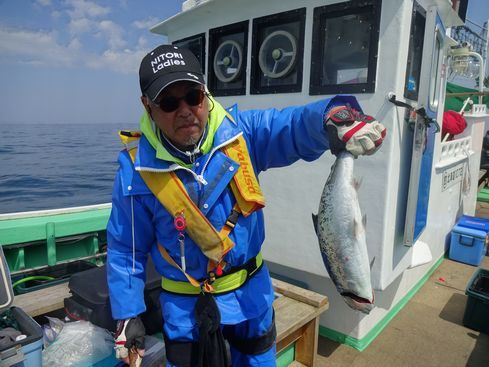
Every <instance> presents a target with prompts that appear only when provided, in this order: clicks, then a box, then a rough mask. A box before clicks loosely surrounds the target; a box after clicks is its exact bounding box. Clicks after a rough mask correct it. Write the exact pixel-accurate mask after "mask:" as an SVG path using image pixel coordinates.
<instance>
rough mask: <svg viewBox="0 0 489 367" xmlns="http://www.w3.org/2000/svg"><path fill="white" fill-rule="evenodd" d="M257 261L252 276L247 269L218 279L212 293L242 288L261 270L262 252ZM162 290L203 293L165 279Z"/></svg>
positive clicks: (256, 258)
mask: <svg viewBox="0 0 489 367" xmlns="http://www.w3.org/2000/svg"><path fill="white" fill-rule="evenodd" d="M255 261H256V267H255V269H254V270H253V271H252V272H251V273H250V274H248V271H247V270H246V269H241V270H238V271H236V272H233V273H231V274H227V275H224V276H222V277H220V278H217V279H216V280H215V281H214V283H212V287H213V288H214V291H213V292H212V293H213V294H220V293H226V292H230V291H234V290H235V289H238V288H239V287H241V286H242V285H243V284H244V283H245V282H246V281H247V280H248V279H249V278H250V277H251V276H253V275H254V274H255V273H256V271H257V270H258V269H260V267H261V265H262V264H263V256H262V254H261V252H260V253H258V255H256V257H255ZM161 288H163V290H165V291H168V292H172V293H177V294H188V295H197V294H199V293H200V292H201V290H200V288H197V287H195V286H193V285H192V284H191V283H189V282H180V281H176V280H171V279H168V278H165V277H161Z"/></svg>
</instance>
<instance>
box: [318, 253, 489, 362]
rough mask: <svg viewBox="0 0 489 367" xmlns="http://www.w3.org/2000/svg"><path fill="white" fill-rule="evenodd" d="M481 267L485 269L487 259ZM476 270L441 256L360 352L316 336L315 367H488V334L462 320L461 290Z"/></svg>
mask: <svg viewBox="0 0 489 367" xmlns="http://www.w3.org/2000/svg"><path fill="white" fill-rule="evenodd" d="M480 267H482V268H485V269H489V257H487V256H486V257H485V258H484V260H483V261H482V264H481V265H480ZM476 269H477V268H476V267H474V266H470V265H464V264H461V263H458V262H455V261H452V260H449V259H445V260H444V261H443V262H442V264H441V265H440V266H439V267H438V269H437V270H436V271H435V272H434V273H433V275H432V276H431V277H430V278H429V279H428V281H427V282H426V283H425V284H424V285H423V287H422V288H421V289H420V290H419V292H418V293H417V294H416V295H415V296H414V297H413V298H412V299H411V300H410V301H409V302H408V304H407V305H406V306H405V307H404V308H403V309H402V310H401V311H400V312H399V314H397V315H396V317H394V319H393V320H392V321H391V322H390V323H389V324H388V325H387V327H386V328H385V329H384V330H383V331H382V332H381V333H380V335H379V336H378V337H377V338H376V339H375V340H374V341H373V342H372V343H371V344H370V345H369V346H368V347H367V349H365V350H364V351H363V352H359V351H357V350H355V349H353V348H351V347H348V346H345V345H342V344H338V343H336V342H333V341H331V340H328V339H326V338H323V337H320V340H319V349H318V354H319V355H318V360H317V365H318V366H320V367H322V366H328V367H340V366H341V367H345V366H351V367H363V366H368V367H373V366H375V367H383V366H389V367H390V366H396V367H412V366H415V367H437V366H440V367H452V366H453V367H460V366H468V367H489V335H487V334H484V333H479V332H478V331H474V330H471V329H469V328H466V327H464V326H463V324H462V320H463V316H464V311H465V305H466V302H467V296H466V295H465V289H466V287H467V284H468V282H469V280H470V277H471V276H472V274H473V273H474V272H475V271H476ZM443 280H444V281H443ZM327 312H332V311H331V310H329V311H327Z"/></svg>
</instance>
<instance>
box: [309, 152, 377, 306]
mask: <svg viewBox="0 0 489 367" xmlns="http://www.w3.org/2000/svg"><path fill="white" fill-rule="evenodd" d="M353 167H354V157H353V155H351V154H350V153H348V152H341V153H340V154H339V155H338V156H337V159H336V161H335V163H334V165H333V167H332V168H331V173H330V175H329V177H328V180H327V181H326V184H325V186H324V189H323V193H322V195H321V200H320V203H319V210H318V214H317V217H315V216H314V215H313V220H314V221H315V228H316V233H317V236H318V239H319V247H320V250H321V255H322V257H323V262H324V264H325V266H326V269H327V270H328V273H329V275H330V277H331V280H332V281H333V283H334V284H335V286H336V289H337V290H338V292H339V293H340V294H341V295H342V296H343V299H344V300H345V302H346V303H347V304H348V305H349V306H350V307H351V308H353V309H355V310H358V311H361V312H363V313H366V314H368V313H369V312H370V311H371V310H372V308H373V307H374V305H373V301H374V296H373V291H372V285H371V281H370V264H369V260H368V252H367V242H366V238H365V220H362V214H361V210H360V205H359V203H358V194H357V190H358V186H359V184H358V182H357V181H355V179H354V177H353Z"/></svg>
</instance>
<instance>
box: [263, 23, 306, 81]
mask: <svg viewBox="0 0 489 367" xmlns="http://www.w3.org/2000/svg"><path fill="white" fill-rule="evenodd" d="M296 60H297V40H296V38H295V37H294V36H293V35H292V34H291V33H290V32H287V31H284V30H278V31H275V32H272V33H270V34H269V35H268V36H267V37H266V38H265V39H264V40H263V43H262V45H261V47H260V51H259V52H258V63H259V65H260V69H261V71H262V72H263V74H264V75H266V76H267V77H269V78H274V79H276V78H282V77H284V76H286V75H287V74H288V73H290V72H291V71H292V69H293V68H294V65H295V62H296Z"/></svg>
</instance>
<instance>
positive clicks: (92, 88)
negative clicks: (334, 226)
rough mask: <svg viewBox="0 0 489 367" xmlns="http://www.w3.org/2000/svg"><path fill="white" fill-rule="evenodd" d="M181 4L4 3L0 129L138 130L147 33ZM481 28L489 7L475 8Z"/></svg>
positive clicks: (149, 42)
mask: <svg viewBox="0 0 489 367" xmlns="http://www.w3.org/2000/svg"><path fill="white" fill-rule="evenodd" d="M182 2H183V0H111V1H109V0H101V1H95V0H94V1H89V0H0V125H1V124H2V123H3V124H5V123H79V124H84V123H134V122H136V121H138V120H139V116H140V114H141V112H142V106H141V104H140V101H139V96H140V90H139V83H138V73H137V71H138V67H139V63H140V60H141V59H142V57H143V56H144V55H145V54H146V53H147V52H148V51H150V50H151V49H153V48H154V47H156V46H157V45H159V44H161V43H166V38H164V37H163V36H161V35H155V34H153V33H151V32H150V31H149V28H150V27H151V26H152V25H155V24H157V23H158V22H160V21H161V20H164V19H166V18H168V17H170V16H172V15H174V14H176V13H178V12H179V11H180V9H181V4H182ZM467 18H468V19H470V20H471V21H472V22H474V23H477V24H480V25H482V24H483V23H484V22H485V21H487V20H488V19H489V0H469V8H468V14H467Z"/></svg>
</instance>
